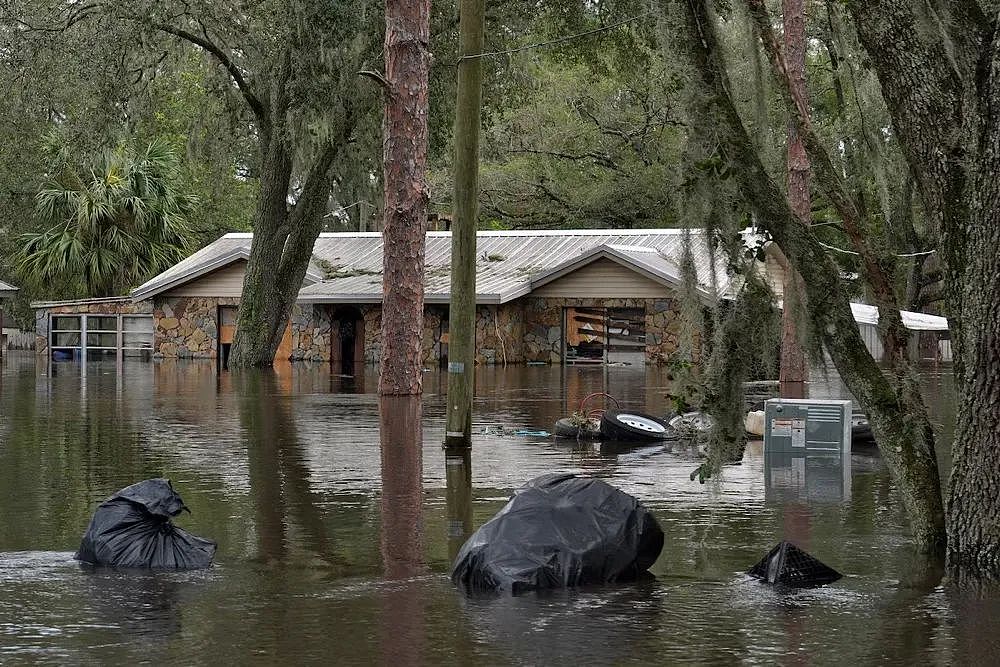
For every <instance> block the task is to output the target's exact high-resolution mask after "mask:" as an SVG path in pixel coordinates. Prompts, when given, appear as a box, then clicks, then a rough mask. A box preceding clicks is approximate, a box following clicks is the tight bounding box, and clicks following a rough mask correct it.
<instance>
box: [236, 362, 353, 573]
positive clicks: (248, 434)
mask: <svg viewBox="0 0 1000 667" xmlns="http://www.w3.org/2000/svg"><path fill="white" fill-rule="evenodd" d="M279 380H280V378H279V376H278V375H277V374H276V373H275V372H274V371H272V370H270V369H268V370H248V371H243V372H240V373H238V374H234V375H233V376H232V378H231V382H232V383H233V387H234V390H235V391H236V392H237V393H238V395H239V415H240V425H241V426H242V432H243V435H244V436H245V438H246V447H247V449H246V452H247V459H248V469H249V481H250V488H251V491H252V494H253V503H254V510H255V516H256V535H257V540H258V542H257V557H258V559H260V560H261V561H262V562H264V563H266V564H271V565H273V564H275V563H277V562H281V561H283V560H285V559H286V558H287V557H288V555H289V550H290V544H289V543H290V537H289V534H288V533H289V531H290V530H295V531H296V533H298V534H300V537H298V539H297V540H296V544H297V545H298V546H300V547H304V548H305V549H306V550H307V551H308V552H309V554H310V555H311V556H312V557H314V558H318V559H319V560H320V561H322V562H324V563H325V565H326V566H328V567H330V568H333V569H334V570H335V571H341V570H343V568H344V563H343V561H342V560H341V559H340V558H338V556H337V553H336V551H335V550H334V549H333V548H332V544H331V540H330V537H329V535H328V532H327V528H326V525H325V523H324V518H323V515H322V513H321V511H320V508H319V503H320V498H319V496H318V495H317V494H315V493H314V492H313V490H312V488H311V486H310V481H309V477H310V472H309V467H308V464H307V462H306V455H305V453H304V445H303V443H302V441H301V439H300V438H299V435H298V428H297V423H296V420H295V419H294V418H293V413H292V407H291V396H290V395H289V394H288V392H287V391H286V390H284V389H283V388H282V387H281V386H280V384H279Z"/></svg>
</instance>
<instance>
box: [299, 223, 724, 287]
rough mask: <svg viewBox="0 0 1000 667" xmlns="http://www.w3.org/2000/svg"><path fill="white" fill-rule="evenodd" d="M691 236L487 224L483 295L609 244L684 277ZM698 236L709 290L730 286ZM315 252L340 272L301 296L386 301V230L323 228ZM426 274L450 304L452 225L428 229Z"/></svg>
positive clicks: (702, 279)
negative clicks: (326, 231)
mask: <svg viewBox="0 0 1000 667" xmlns="http://www.w3.org/2000/svg"><path fill="white" fill-rule="evenodd" d="M684 238H685V232H684V230H679V229H642V230H544V231H517V232H488V231H481V232H479V233H478V234H477V238H476V301H477V302H479V303H506V302H507V301H511V300H512V299H516V298H518V297H520V296H524V295H525V294H527V293H529V292H530V291H531V288H532V278H533V276H537V275H541V274H545V273H547V272H551V271H552V270H554V269H558V268H559V267H560V266H562V265H564V264H566V263H567V262H574V261H576V260H579V259H580V258H581V257H584V256H587V254H588V253H594V252H598V249H600V248H602V247H604V248H606V249H608V250H607V251H608V252H609V253H611V254H614V255H616V256H617V257H618V258H620V259H626V260H628V262H629V263H630V264H632V265H633V266H634V267H636V266H637V267H639V268H643V269H645V270H646V271H648V272H651V273H654V274H656V275H658V276H660V277H663V278H666V279H667V282H668V283H670V284H678V281H679V279H680V268H679V267H680V263H681V258H682V256H683V252H684ZM690 239H691V244H690V247H691V253H692V259H693V263H694V266H695V270H696V273H697V275H698V282H699V284H700V285H701V287H702V289H703V290H706V292H708V291H712V292H719V293H722V292H723V291H724V290H725V289H726V288H727V287H728V284H729V281H728V279H727V277H726V275H725V269H724V267H725V264H724V262H723V261H722V259H721V258H720V257H715V268H716V274H717V276H718V284H719V289H717V290H711V288H710V286H711V284H712V280H711V274H712V266H711V260H712V253H711V252H710V249H709V247H708V244H707V243H705V235H704V233H703V232H701V231H700V230H692V231H691V232H690ZM314 254H315V255H317V256H318V257H321V258H322V259H323V260H324V261H326V262H328V267H327V268H331V269H334V271H333V272H332V276H333V277H331V278H328V279H327V280H323V281H321V282H318V283H315V284H313V285H310V286H308V287H304V288H303V289H302V290H301V291H300V292H299V300H300V301H304V302H313V303H338V302H340V303H346V302H372V303H375V302H379V301H381V300H382V238H381V235H380V234H377V233H376V234H370V233H369V234H338V235H332V234H331V235H323V236H321V237H320V238H319V239H318V240H317V242H316V246H315V250H314ZM595 258H596V256H595ZM584 263H586V261H584ZM338 274H342V275H338ZM424 275H425V279H424V290H425V297H424V298H425V300H426V301H427V302H428V303H446V302H447V301H448V300H449V298H450V297H451V294H450V291H451V233H450V232H429V233H428V234H427V245H426V255H425V273H424ZM668 276H669V278H668Z"/></svg>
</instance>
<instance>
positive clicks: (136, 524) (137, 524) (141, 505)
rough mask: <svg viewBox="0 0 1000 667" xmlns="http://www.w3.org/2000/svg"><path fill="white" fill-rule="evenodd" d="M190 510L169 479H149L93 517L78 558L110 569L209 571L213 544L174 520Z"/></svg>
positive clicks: (110, 501)
mask: <svg viewBox="0 0 1000 667" xmlns="http://www.w3.org/2000/svg"><path fill="white" fill-rule="evenodd" d="M186 509H187V507H185V506H184V501H183V500H181V497H180V496H179V495H177V493H176V492H175V491H174V489H173V487H172V486H170V480H167V479H147V480H143V481H142V482H139V483H137V484H133V485H132V486H129V487H126V488H124V489H122V490H121V491H119V492H118V493H116V494H114V495H113V496H111V497H110V498H108V499H107V500H105V501H104V502H103V503H101V505H100V506H99V507H98V508H97V511H96V512H94V517H93V518H92V519H91V520H90V525H89V526H87V532H86V533H84V535H83V541H82V542H81V543H80V550H79V551H77V552H76V556H75V558H76V559H77V560H80V561H83V562H85V563H91V564H93V565H108V566H112V567H142V568H163V569H194V568H202V567H209V566H211V565H212V559H213V558H214V557H215V548H216V544H215V542H213V541H212V540H206V539H203V538H201V537H196V536H195V535H192V534H190V533H188V532H187V531H185V530H181V529H180V528H178V527H177V526H175V525H174V524H173V523H172V522H171V521H170V518H171V517H174V516H177V515H178V514H180V513H181V511H182V510H186ZM189 511H190V510H189Z"/></svg>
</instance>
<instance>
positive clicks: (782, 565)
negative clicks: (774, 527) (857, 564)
mask: <svg viewBox="0 0 1000 667" xmlns="http://www.w3.org/2000/svg"><path fill="white" fill-rule="evenodd" d="M747 574H749V575H750V576H751V577H754V578H756V579H760V580H761V581H764V582H767V583H769V584H779V585H783V586H794V587H796V588H807V587H811V586H822V585H824V584H832V583H833V582H835V581H837V580H838V579H840V578H841V577H842V576H843V575H842V574H840V572H837V571H836V570H834V569H833V568H832V567H830V566H828V565H825V564H824V563H821V562H820V561H818V560H816V558H814V557H813V556H810V555H809V554H807V553H806V552H805V551H802V549H799V548H798V547H797V546H795V545H794V544H792V543H791V542H780V543H779V544H778V545H776V546H775V547H774V548H773V549H771V550H770V551H768V552H767V555H766V556H764V557H763V558H762V559H761V560H760V562H759V563H757V564H756V565H754V566H753V567H752V568H750V570H749V571H747Z"/></svg>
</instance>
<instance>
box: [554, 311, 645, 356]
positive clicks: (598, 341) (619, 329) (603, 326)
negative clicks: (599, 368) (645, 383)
mask: <svg viewBox="0 0 1000 667" xmlns="http://www.w3.org/2000/svg"><path fill="white" fill-rule="evenodd" d="M564 313H565V317H564V321H563V322H564V323H563V331H564V332H565V336H564V342H565V354H564V355H563V359H564V360H565V362H566V364H568V365H578V364H613V365H630V366H642V365H644V364H645V363H646V312H645V310H644V309H642V308H579V307H577V308H566V309H565V311H564Z"/></svg>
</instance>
